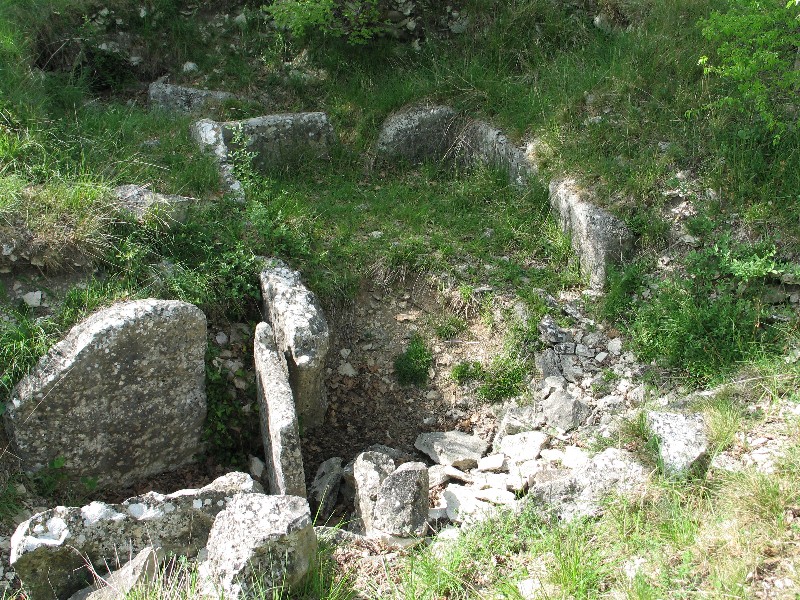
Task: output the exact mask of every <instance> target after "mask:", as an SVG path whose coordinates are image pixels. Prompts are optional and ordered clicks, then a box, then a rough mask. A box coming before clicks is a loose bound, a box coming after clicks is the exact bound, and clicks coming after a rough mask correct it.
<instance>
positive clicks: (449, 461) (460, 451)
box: [414, 431, 488, 469]
mask: <svg viewBox="0 0 800 600" xmlns="http://www.w3.org/2000/svg"><path fill="white" fill-rule="evenodd" d="M414 447H416V448H417V450H420V451H422V452H424V453H425V454H427V455H428V456H430V457H431V458H432V459H433V460H434V462H436V463H439V464H441V465H452V466H454V467H456V468H459V469H471V468H473V467H476V466H477V465H478V460H480V458H481V457H482V456H483V455H484V454H485V453H486V448H487V447H488V444H487V443H486V442H484V441H483V440H482V439H481V438H479V437H477V436H474V435H469V434H468V433H463V432H461V431H442V432H440V431H435V432H431V433H421V434H419V436H417V440H416V442H414Z"/></svg>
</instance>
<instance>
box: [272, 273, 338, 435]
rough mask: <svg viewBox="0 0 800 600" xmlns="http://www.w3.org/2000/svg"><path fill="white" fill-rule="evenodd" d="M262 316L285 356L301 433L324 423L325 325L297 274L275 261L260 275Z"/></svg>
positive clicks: (314, 302)
mask: <svg viewBox="0 0 800 600" xmlns="http://www.w3.org/2000/svg"><path fill="white" fill-rule="evenodd" d="M261 293H262V295H263V296H264V314H265V315H266V317H267V319H268V320H269V323H270V325H272V329H273V331H274V333H275V342H276V345H277V348H278V351H279V352H282V353H283V354H284V356H285V357H286V362H287V364H288V367H289V382H290V384H291V386H292V392H293V393H294V400H295V406H296V407H297V416H298V419H299V420H300V426H301V428H302V429H304V430H310V429H313V428H315V427H319V426H320V425H322V423H323V422H324V421H325V412H326V410H327V407H328V404H327V399H326V394H325V388H324V385H323V378H324V368H325V359H326V357H327V356H328V349H329V347H330V340H329V336H330V334H329V330H328V323H327V321H326V320H325V315H324V314H323V313H322V308H321V307H320V305H319V302H318V301H317V297H316V296H315V295H314V293H313V292H311V291H310V290H309V289H308V288H307V287H306V286H305V285H303V283H302V282H301V280H300V273H298V272H297V271H294V270H292V269H290V268H289V267H288V266H287V265H286V264H284V263H283V262H281V261H279V260H273V261H271V263H270V264H269V266H267V267H266V268H265V269H264V270H263V271H262V272H261Z"/></svg>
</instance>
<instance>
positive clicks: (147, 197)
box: [114, 185, 196, 223]
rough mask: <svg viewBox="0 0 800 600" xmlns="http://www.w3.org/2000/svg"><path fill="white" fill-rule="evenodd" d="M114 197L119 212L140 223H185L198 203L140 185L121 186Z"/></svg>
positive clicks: (115, 190)
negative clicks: (154, 220)
mask: <svg viewBox="0 0 800 600" xmlns="http://www.w3.org/2000/svg"><path fill="white" fill-rule="evenodd" d="M114 195H115V196H116V197H117V210H119V211H120V212H122V213H123V214H128V215H130V216H131V217H133V218H134V219H136V220H137V221H140V222H144V221H146V220H148V219H158V220H161V221H166V222H170V221H172V222H177V223H183V222H184V221H186V216H187V214H188V212H189V208H190V207H191V206H192V205H193V204H195V203H196V200H195V199H194V198H186V197H184V196H175V195H164V194H156V193H155V192H151V191H150V190H148V189H147V188H145V187H142V186H140V185H121V186H119V187H117V188H115V189H114Z"/></svg>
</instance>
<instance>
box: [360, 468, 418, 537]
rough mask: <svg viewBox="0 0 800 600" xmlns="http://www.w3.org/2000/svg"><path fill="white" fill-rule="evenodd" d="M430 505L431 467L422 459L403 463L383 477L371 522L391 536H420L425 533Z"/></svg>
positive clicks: (377, 528)
mask: <svg viewBox="0 0 800 600" xmlns="http://www.w3.org/2000/svg"><path fill="white" fill-rule="evenodd" d="M429 508H430V502H429V500H428V468H427V467H426V466H425V465H424V464H422V463H419V462H410V463H404V464H402V465H400V466H399V467H398V468H397V469H396V470H395V471H394V472H392V473H391V474H390V475H389V476H388V477H387V478H386V479H384V480H383V483H382V484H381V487H380V490H378V496H377V500H376V502H375V508H374V511H373V521H372V525H373V527H374V528H375V529H376V530H379V531H381V532H382V533H386V534H388V535H389V536H393V537H400V538H409V537H419V536H422V535H423V534H424V533H425V527H426V524H427V521H428V509H429Z"/></svg>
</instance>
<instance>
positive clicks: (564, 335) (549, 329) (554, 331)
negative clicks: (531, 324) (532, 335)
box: [539, 315, 569, 344]
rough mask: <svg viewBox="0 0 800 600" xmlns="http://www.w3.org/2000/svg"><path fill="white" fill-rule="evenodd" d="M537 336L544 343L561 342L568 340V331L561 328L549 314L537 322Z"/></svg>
mask: <svg viewBox="0 0 800 600" xmlns="http://www.w3.org/2000/svg"><path fill="white" fill-rule="evenodd" d="M539 336H540V337H541V338H542V341H543V342H545V343H546V344H561V343H563V342H566V341H569V338H568V332H566V331H564V330H563V329H561V327H560V326H559V325H558V323H556V321H555V319H554V318H553V317H551V316H550V315H545V316H544V317H543V318H542V320H541V321H540V322H539Z"/></svg>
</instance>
